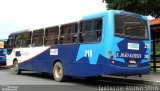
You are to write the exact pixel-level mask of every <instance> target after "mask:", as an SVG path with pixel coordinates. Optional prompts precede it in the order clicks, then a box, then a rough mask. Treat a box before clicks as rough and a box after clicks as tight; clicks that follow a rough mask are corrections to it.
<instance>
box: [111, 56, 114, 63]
mask: <svg viewBox="0 0 160 91" xmlns="http://www.w3.org/2000/svg"><path fill="white" fill-rule="evenodd" d="M110 60H111V63H112V64H114V63H115V62H114V57H113V56H110Z"/></svg>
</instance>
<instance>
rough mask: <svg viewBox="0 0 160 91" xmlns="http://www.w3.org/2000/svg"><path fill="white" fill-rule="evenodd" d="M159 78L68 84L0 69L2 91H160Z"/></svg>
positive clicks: (156, 76) (48, 77)
mask: <svg viewBox="0 0 160 91" xmlns="http://www.w3.org/2000/svg"><path fill="white" fill-rule="evenodd" d="M159 76H160V73H156V74H154V73H151V75H144V76H143V77H142V78H139V77H138V76H131V77H127V78H125V77H115V76H107V77H102V78H99V79H98V80H97V79H84V78H72V79H70V80H69V81H68V82H56V81H54V79H53V78H52V76H48V75H42V74H40V73H36V72H31V71H29V72H22V74H21V75H15V74H13V72H12V70H11V69H9V68H5V67H2V68H0V91H111V90H114V89H113V88H112V87H114V88H117V89H116V90H117V91H118V90H121V89H123V90H127V91H128V90H130V91H131V90H136V89H135V86H137V88H138V90H141V89H142V90H148V89H149V90H152V89H153V90H154V91H159V90H160V86H159V85H160V84H159V81H160V77H159ZM143 80H147V81H143ZM148 81H150V82H148ZM152 82H155V83H156V84H153V83H152ZM148 86H149V87H148ZM110 88H111V89H110ZM128 88H129V89H128ZM130 88H131V89H130Z"/></svg>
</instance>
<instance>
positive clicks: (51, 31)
mask: <svg viewBox="0 0 160 91" xmlns="http://www.w3.org/2000/svg"><path fill="white" fill-rule="evenodd" d="M58 35H59V26H54V27H50V28H46V29H45V43H44V44H45V45H54V44H58Z"/></svg>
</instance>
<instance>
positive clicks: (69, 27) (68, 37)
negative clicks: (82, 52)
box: [60, 23, 78, 44]
mask: <svg viewBox="0 0 160 91" xmlns="http://www.w3.org/2000/svg"><path fill="white" fill-rule="evenodd" d="M77 30H78V24H77V23H70V24H65V25H62V26H61V34H60V44H74V43H76V42H77V37H78V36H77Z"/></svg>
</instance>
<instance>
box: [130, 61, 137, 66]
mask: <svg viewBox="0 0 160 91" xmlns="http://www.w3.org/2000/svg"><path fill="white" fill-rule="evenodd" d="M128 67H137V62H136V60H129V64H128Z"/></svg>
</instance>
